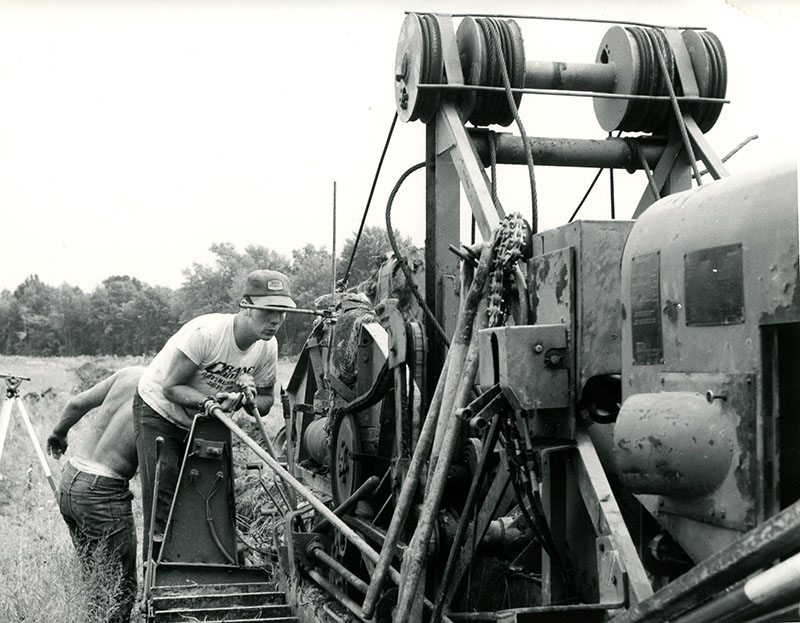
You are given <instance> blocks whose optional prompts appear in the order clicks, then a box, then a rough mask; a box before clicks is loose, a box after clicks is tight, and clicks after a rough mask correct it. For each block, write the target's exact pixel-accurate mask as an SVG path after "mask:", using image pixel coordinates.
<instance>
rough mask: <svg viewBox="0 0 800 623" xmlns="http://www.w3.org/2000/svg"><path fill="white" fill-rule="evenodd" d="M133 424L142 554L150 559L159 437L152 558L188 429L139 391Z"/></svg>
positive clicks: (173, 487)
mask: <svg viewBox="0 0 800 623" xmlns="http://www.w3.org/2000/svg"><path fill="white" fill-rule="evenodd" d="M133 427H134V430H135V432H136V453H137V454H138V455H139V477H140V478H141V480H142V514H143V515H144V522H143V523H144V535H143V537H142V538H143V540H144V543H145V545H144V547H143V548H142V549H143V554H142V557H143V558H144V560H145V561H146V560H148V559H149V557H148V551H147V550H148V547H149V545H148V543H149V537H150V515H151V512H152V508H153V489H154V487H155V474H156V438H157V437H163V438H164V445H163V447H162V450H161V473H160V474H159V482H158V503H157V505H156V517H155V524H154V530H153V533H154V536H155V538H154V547H153V558H155V559H157V558H158V552H159V549H160V545H161V540H162V538H163V536H164V528H165V527H166V525H167V518H168V516H169V509H170V506H171V505H172V498H173V497H174V496H175V488H176V487H177V486H178V477H179V476H180V469H181V462H182V461H183V455H184V453H185V451H186V442H187V441H188V438H189V431H187V430H185V429H183V428H181V427H180V426H176V425H175V424H173V423H172V422H170V421H169V420H167V419H166V418H164V417H163V416H162V415H160V414H159V413H157V412H156V411H155V410H154V409H153V408H152V407H151V406H150V405H148V404H147V403H146V402H145V401H144V400H142V397H141V396H140V395H139V392H138V391H137V392H136V394H134V396H133Z"/></svg>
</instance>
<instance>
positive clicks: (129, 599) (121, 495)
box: [47, 367, 145, 623]
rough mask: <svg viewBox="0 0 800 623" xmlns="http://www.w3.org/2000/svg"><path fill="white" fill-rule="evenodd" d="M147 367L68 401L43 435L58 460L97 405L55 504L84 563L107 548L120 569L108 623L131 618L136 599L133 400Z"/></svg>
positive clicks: (113, 377) (112, 378) (123, 372)
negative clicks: (76, 427) (131, 483)
mask: <svg viewBox="0 0 800 623" xmlns="http://www.w3.org/2000/svg"><path fill="white" fill-rule="evenodd" d="M144 370H145V368H143V367H129V368H123V369H121V370H119V371H118V372H116V373H115V374H113V375H111V376H110V377H109V378H107V379H105V380H104V381H101V382H100V383H98V384H96V385H95V386H94V387H92V388H91V389H88V390H86V391H85V392H81V393H80V394H78V395H77V396H75V397H74V398H72V399H71V400H69V402H67V404H66V406H65V407H64V409H63V411H62V412H61V419H60V420H59V421H58V423H57V424H56V425H55V427H54V428H53V432H52V433H51V435H50V436H49V437H48V439H47V452H48V453H49V454H51V455H53V456H54V457H55V458H56V459H60V458H61V455H62V454H63V453H64V452H65V451H66V449H67V435H68V433H69V431H70V429H71V428H72V427H73V426H74V425H75V424H76V423H78V422H79V421H80V420H81V419H82V418H83V416H84V415H86V414H87V413H88V412H89V411H91V410H92V409H94V408H95V407H99V408H98V409H97V411H96V412H94V413H93V414H92V416H90V418H89V419H88V420H87V424H88V426H86V427H84V429H83V430H84V431H85V434H84V435H83V436H82V437H81V441H80V443H79V448H78V450H77V452H75V453H74V454H73V455H72V456H71V457H70V458H69V460H68V461H67V464H66V465H65V466H64V471H63V472H62V475H61V486H60V490H59V506H60V508H61V514H62V516H63V517H64V521H65V522H66V523H67V526H68V527H69V532H70V536H71V537H72V542H73V544H74V545H75V548H76V549H77V550H78V553H79V555H80V556H81V559H82V561H83V563H84V565H89V564H91V563H92V562H93V561H95V562H96V560H95V559H94V556H95V555H96V554H97V552H98V549H99V548H105V551H106V552H108V554H109V556H110V558H109V560H112V561H113V564H115V565H118V568H119V570H120V573H121V581H122V584H121V590H122V596H121V599H120V600H119V602H118V605H117V607H116V608H114V610H113V612H110V613H109V621H111V622H113V623H122V622H126V623H127V621H128V620H129V619H130V614H131V609H132V608H133V605H134V602H135V600H136V527H135V525H134V522H133V511H132V509H131V500H132V499H133V494H132V493H131V491H130V489H129V488H128V481H129V480H130V479H131V478H133V475H134V474H135V473H136V467H137V465H138V460H137V457H136V441H135V439H134V430H133V414H132V411H131V403H132V400H133V394H134V393H135V391H136V386H137V384H138V383H139V379H140V377H141V376H142V373H143V372H144Z"/></svg>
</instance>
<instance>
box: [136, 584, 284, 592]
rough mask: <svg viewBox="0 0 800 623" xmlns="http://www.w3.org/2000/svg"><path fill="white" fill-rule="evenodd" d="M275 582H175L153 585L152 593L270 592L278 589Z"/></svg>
mask: <svg viewBox="0 0 800 623" xmlns="http://www.w3.org/2000/svg"><path fill="white" fill-rule="evenodd" d="M279 590H280V589H279V587H278V584H277V582H242V583H230V584H176V585H165V586H154V587H153V592H152V594H153V595H202V594H209V595H210V594H220V593H271V592H276V591H279Z"/></svg>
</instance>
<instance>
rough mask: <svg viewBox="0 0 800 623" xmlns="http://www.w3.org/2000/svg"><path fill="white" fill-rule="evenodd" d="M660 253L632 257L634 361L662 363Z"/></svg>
mask: <svg viewBox="0 0 800 623" xmlns="http://www.w3.org/2000/svg"><path fill="white" fill-rule="evenodd" d="M660 286H661V255H660V254H659V253H658V252H657V251H656V252H655V253H645V254H643V255H638V256H636V257H634V258H631V335H632V342H633V363H634V364H636V365H644V366H646V365H651V364H654V363H664V339H663V336H662V329H661V288H660Z"/></svg>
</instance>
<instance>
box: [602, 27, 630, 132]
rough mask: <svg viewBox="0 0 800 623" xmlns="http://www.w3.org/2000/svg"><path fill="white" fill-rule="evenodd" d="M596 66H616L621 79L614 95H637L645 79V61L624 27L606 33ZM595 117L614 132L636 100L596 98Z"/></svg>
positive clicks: (607, 129)
mask: <svg viewBox="0 0 800 623" xmlns="http://www.w3.org/2000/svg"><path fill="white" fill-rule="evenodd" d="M595 62H596V63H602V64H604V65H606V64H609V63H614V64H615V66H616V74H617V79H616V81H615V84H614V90H613V91H612V93H637V91H638V87H639V81H640V79H641V70H642V60H641V58H640V52H639V46H638V45H637V43H636V39H635V38H634V35H633V34H632V33H630V32H628V30H627V29H625V28H624V27H622V26H613V27H612V28H610V29H609V30H608V32H606V34H605V36H604V37H603V40H602V41H601V42H600V49H599V50H598V51H597V57H596V59H595ZM593 103H594V114H595V117H597V122H598V123H599V124H600V127H601V128H603V129H604V130H605V131H606V132H611V131H612V130H616V129H617V128H619V127H620V124H622V122H623V120H624V119H625V118H626V117H628V116H629V115H630V114H631V111H632V109H633V108H634V106H635V101H634V100H625V99H607V98H599V97H596V98H594V99H593Z"/></svg>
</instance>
